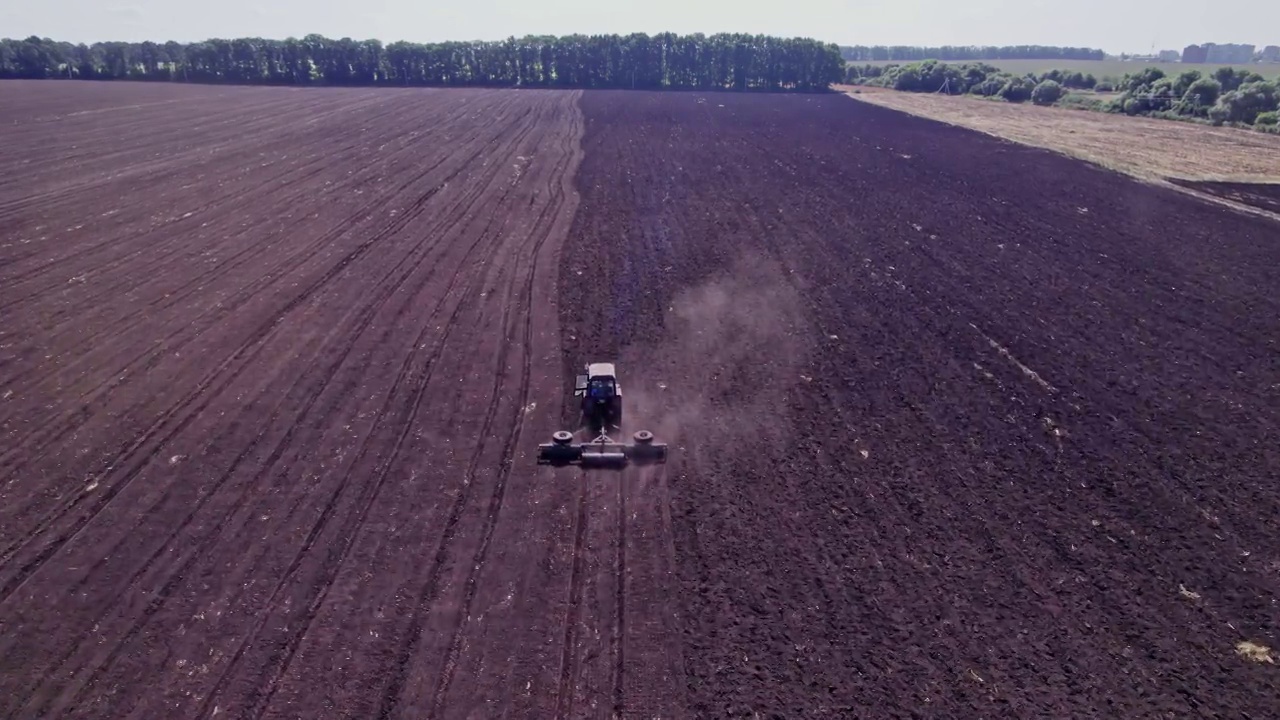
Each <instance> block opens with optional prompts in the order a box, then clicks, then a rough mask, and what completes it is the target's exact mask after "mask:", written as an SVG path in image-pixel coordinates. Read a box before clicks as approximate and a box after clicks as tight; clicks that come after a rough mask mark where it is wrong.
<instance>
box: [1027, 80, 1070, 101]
mask: <svg viewBox="0 0 1280 720" xmlns="http://www.w3.org/2000/svg"><path fill="white" fill-rule="evenodd" d="M1062 94H1063V91H1062V86H1061V85H1059V84H1058V83H1056V82H1054V81H1052V80H1045V81H1044V82H1042V83H1040V84H1039V85H1036V86H1035V89H1034V90H1032V91H1031V102H1033V103H1035V104H1037V105H1052V104H1054V103H1056V102H1058V100H1060V99H1062Z"/></svg>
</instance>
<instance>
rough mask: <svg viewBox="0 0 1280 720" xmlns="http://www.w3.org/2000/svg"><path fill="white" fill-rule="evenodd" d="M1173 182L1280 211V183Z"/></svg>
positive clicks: (1276, 211)
mask: <svg viewBox="0 0 1280 720" xmlns="http://www.w3.org/2000/svg"><path fill="white" fill-rule="evenodd" d="M1171 182H1173V183H1175V184H1177V185H1181V186H1183V187H1187V188H1191V189H1192V190H1199V191H1201V192H1206V193H1209V194H1210V195H1216V196H1218V197H1221V198H1226V199H1228V200H1235V201H1236V202H1240V203H1244V204H1246V205H1252V206H1254V207H1256V208H1261V209H1263V210H1270V211H1271V212H1274V213H1280V183H1236V182H1210V181H1199V180H1181V179H1174V180H1172V181H1171Z"/></svg>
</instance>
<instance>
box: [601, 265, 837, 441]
mask: <svg viewBox="0 0 1280 720" xmlns="http://www.w3.org/2000/svg"><path fill="white" fill-rule="evenodd" d="M799 285H800V281H799V278H797V277H796V276H795V275H793V274H791V273H790V272H789V271H788V270H786V269H785V268H784V267H782V266H781V265H780V264H778V263H777V262H775V261H773V260H769V259H765V258H760V257H744V258H741V259H739V260H738V261H737V262H735V263H733V264H732V265H731V267H730V270H729V272H728V273H726V274H725V275H722V276H717V277H713V278H712V279H710V280H709V281H707V282H706V283H703V284H701V285H699V286H697V287H694V288H691V289H689V290H687V291H685V292H683V293H681V294H680V295H678V296H677V297H676V298H675V299H674V300H673V301H672V303H671V304H670V307H669V308H668V311H667V317H666V319H665V325H666V332H665V338H664V340H663V341H661V342H660V343H659V344H658V345H656V346H647V347H643V348H633V349H631V350H630V351H628V352H626V353H624V359H623V365H622V369H625V368H631V370H629V371H627V373H626V376H624V377H623V379H622V381H621V382H622V388H623V397H624V407H625V410H624V412H625V413H626V415H625V416H624V423H623V424H624V425H625V426H626V427H628V428H629V429H630V430H631V431H634V430H638V429H641V428H644V429H648V430H652V431H653V432H654V434H655V435H656V436H657V439H658V440H659V441H662V442H667V443H668V444H669V445H670V447H671V449H672V451H674V452H682V451H685V450H694V451H696V449H697V448H699V447H708V448H709V446H710V445H712V444H714V443H742V442H748V443H750V444H751V445H752V446H753V447H760V446H762V445H764V446H777V445H779V444H781V443H783V442H784V441H785V440H787V439H788V438H789V437H790V434H791V428H790V420H789V418H788V417H787V415H788V412H787V408H788V399H789V394H790V392H791V389H792V388H793V387H794V386H795V384H796V383H799V382H804V379H803V372H804V365H805V364H806V362H807V359H808V355H809V352H810V350H811V348H812V347H813V345H814V343H815V335H814V331H813V329H812V328H811V327H810V325H809V323H808V322H807V321H806V320H805V314H804V313H803V312H802V307H803V304H802V301H801V297H800V291H799V289H798V287H799ZM627 377H629V378H630V381H629V382H628V380H627ZM725 449H726V450H727V449H728V448H725Z"/></svg>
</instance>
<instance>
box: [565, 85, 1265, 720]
mask: <svg viewBox="0 0 1280 720" xmlns="http://www.w3.org/2000/svg"><path fill="white" fill-rule="evenodd" d="M583 108H584V113H585V115H586V122H587V134H586V137H585V140H584V149H585V160H584V162H583V165H582V168H581V173H580V175H579V179H578V186H579V187H580V188H581V192H582V208H584V212H580V213H579V215H578V217H577V219H576V221H575V223H574V226H573V231H572V233H571V235H570V239H569V241H568V244H567V245H566V254H567V259H566V261H565V268H566V272H565V273H564V274H563V275H562V283H561V297H562V304H561V313H560V317H561V324H562V332H564V333H565V335H564V341H563V344H564V348H565V352H566V356H567V357H568V358H570V359H571V360H572V361H573V362H577V361H579V360H585V359H587V358H588V356H590V357H596V356H611V355H612V354H613V353H614V352H617V353H619V356H620V357H621V366H620V367H621V369H622V370H624V371H626V372H627V373H628V377H629V379H630V385H629V386H627V387H628V392H631V393H632V394H633V395H634V394H640V395H641V400H640V402H641V403H642V404H643V406H642V408H641V409H637V410H636V411H635V412H633V413H632V416H631V417H632V418H633V419H635V420H637V421H640V420H642V419H643V420H644V421H645V422H646V423H647V424H649V425H650V426H652V427H653V429H654V430H655V431H656V432H657V433H658V435H659V436H662V437H664V439H666V440H668V441H669V442H671V443H672V444H673V445H674V446H677V447H678V448H679V450H678V451H676V452H675V453H674V454H673V461H672V463H671V465H670V466H669V469H668V473H667V475H666V477H667V478H668V483H669V486H667V487H664V488H662V490H663V491H664V492H668V493H669V494H670V496H671V512H672V516H673V517H672V531H673V533H674V552H675V556H676V568H677V573H678V591H677V592H676V593H675V602H674V603H673V607H672V608H671V609H670V610H669V611H668V614H669V616H671V617H679V618H680V619H679V621H678V622H677V623H675V624H676V625H677V627H678V628H679V631H680V632H681V635H682V646H683V650H684V652H683V662H684V663H685V669H686V682H685V688H684V689H685V692H684V693H683V699H682V700H681V702H682V703H683V704H684V705H685V706H686V708H687V710H688V712H689V714H690V715H692V716H697V717H713V716H723V715H738V716H744V717H771V716H779V717H784V716H785V717H831V716H836V715H840V716H853V717H993V716H995V717H1186V716H1192V715H1200V714H1205V715H1221V716H1236V717H1244V716H1246V714H1247V716H1249V717H1262V716H1265V715H1268V714H1269V713H1271V712H1273V708H1274V707H1276V706H1277V703H1280V673H1277V670H1276V666H1275V665H1271V664H1265V663H1261V664H1260V663H1257V662H1253V661H1250V660H1247V659H1244V658H1243V657H1241V656H1240V655H1238V654H1237V653H1236V645H1237V643H1239V642H1241V641H1251V642H1255V643H1259V644H1262V645H1266V646H1270V647H1272V648H1275V647H1277V646H1280V619H1278V618H1280V616H1277V614H1276V611H1275V600H1274V598H1275V597H1276V594H1277V592H1278V591H1280V552H1278V551H1277V550H1276V549H1275V548H1276V547H1277V543H1276V538H1277V535H1278V533H1280V521H1277V517H1280V515H1278V514H1277V513H1280V487H1278V486H1277V485H1276V483H1275V478H1276V477H1277V472H1278V471H1280V451H1277V449H1276V448H1277V447H1278V445H1277V439H1278V438H1280V436H1278V430H1280V347H1277V345H1276V343H1277V338H1280V245H1278V244H1277V243H1276V242H1275V238H1276V227H1277V226H1276V225H1275V224H1274V223H1271V222H1269V221H1266V220H1261V219H1252V218H1245V217H1241V216H1239V215H1238V214H1236V213H1232V212H1230V211H1228V210H1225V209H1222V208H1218V207H1216V206H1213V205H1210V204H1206V203H1203V202H1199V201H1196V200H1195V199H1192V198H1187V197H1185V196H1182V195H1180V194H1177V193H1174V192H1170V191H1164V190H1160V189H1156V188H1152V187H1149V186H1146V185H1143V184H1139V183H1136V182H1131V181H1129V180H1127V179H1125V178H1123V177H1121V176H1119V175H1116V174H1112V173H1109V172H1105V171H1102V170H1099V169H1095V168H1093V167H1091V166H1088V165H1086V164H1084V163H1080V162H1076V161H1072V160H1069V159H1065V158H1061V157H1059V156H1057V155H1054V154H1051V153H1048V152H1043V151H1039V150H1035V149H1030V148H1026V147H1022V146H1018V145H1014V144H1010V143H1003V142H1000V141H998V140H995V139H992V138H989V137H987V136H984V135H981V134H978V133H973V132H968V131H965V130H962V129H958V128H952V127H948V126H943V125H940V124H937V123H932V122H929V121H926V120H923V119H918V118H914V117H910V116H907V115H903V114H900V113H896V112H893V111H889V110H885V109H881V108H876V107H871V106H866V105H863V104H858V103H853V102H850V101H849V100H848V99H846V98H840V97H757V96H748V97H743V96H730V95H706V96H701V97H699V96H695V95H689V94H681V95H656V94H635V93H626V92H618V93H609V92H596V93H588V94H587V95H586V96H585V97H584V99H583ZM663 388H665V389H663ZM634 402H635V401H633V403H634ZM655 491H656V490H655ZM639 524H640V523H637V522H633V523H632V524H631V525H629V526H628V532H631V531H632V529H633V528H635V527H636V526H637V525H639ZM652 709H653V710H655V711H658V710H661V708H658V707H656V706H655V707H654V708H652ZM753 713H758V715H753ZM651 714H652V713H651Z"/></svg>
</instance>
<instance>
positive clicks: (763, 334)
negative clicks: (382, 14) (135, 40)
mask: <svg viewBox="0 0 1280 720" xmlns="http://www.w3.org/2000/svg"><path fill="white" fill-rule="evenodd" d="M0 85H3V87H0V96H3V97H4V98H5V99H6V101H8V102H6V103H4V107H3V108H0V127H4V128H5V133H6V136H5V139H6V142H5V143H0V716H3V717H66V718H81V717H85V718H88V717H93V718H99V717H183V718H187V717H193V718H194V717H201V718H206V717H219V718H221V717H234V718H240V717H253V718H258V717H269V718H276V717H370V718H399V717H404V718H427V717H504V716H506V717H566V718H567V717H613V716H625V717H636V718H641V717H643V718H651V717H664V718H666V717H722V716H727V715H736V716H746V717H754V716H760V717H770V716H785V717H833V716H839V717H849V716H853V717H911V716H919V717H993V716H995V717H1186V716H1193V715H1222V716H1234V717H1244V716H1246V714H1247V715H1248V716H1252V717H1265V716H1268V715H1269V714H1273V713H1272V711H1273V708H1274V707H1276V706H1277V705H1278V704H1280V675H1277V671H1276V669H1277V666H1276V665H1273V664H1267V663H1259V662H1254V661H1251V660H1248V659H1246V658H1244V657H1242V656H1240V655H1238V654H1237V653H1236V645H1237V643H1239V642H1242V641H1246V640H1247V641H1251V642H1254V643H1258V644H1260V645H1265V646H1269V647H1271V648H1276V647H1280V637H1277V635H1278V634H1280V628H1278V627H1277V624H1278V622H1280V621H1278V619H1277V618H1278V616H1277V614H1276V605H1275V597H1276V596H1277V593H1278V592H1280V551H1277V549H1276V548H1277V547H1278V545H1277V543H1276V537H1277V535H1278V533H1280V521H1277V519H1276V518H1277V517H1280V488H1278V487H1277V485H1276V482H1275V480H1276V477H1277V474H1278V473H1277V471H1278V470H1280V452H1278V451H1277V450H1276V449H1275V448H1276V447H1278V444H1277V430H1278V429H1280V362H1277V360H1278V359H1280V348H1277V346H1276V343H1277V338H1280V293H1278V292H1277V290H1278V289H1280V269H1278V268H1280V263H1278V262H1277V260H1278V259H1280V258H1278V257H1277V256H1278V255H1280V249H1278V247H1277V245H1276V243H1275V233H1276V231H1275V227H1276V226H1275V225H1274V224H1270V223H1268V222H1267V221H1265V220H1262V219H1254V218H1247V217H1241V216H1240V215H1239V214H1237V213H1233V212H1230V211H1228V210H1226V209H1223V208H1220V207H1217V206H1215V205H1212V204H1209V203H1205V202H1200V201H1197V200H1195V199H1193V198H1189V197H1185V196H1183V195H1181V194H1178V193H1173V192H1167V191H1162V190H1159V189H1155V188H1152V187H1149V186H1146V185H1142V184H1137V183H1133V182H1129V181H1127V180H1125V179H1123V178H1121V177H1120V176H1117V175H1114V174H1110V173H1107V172H1104V171H1101V170H1097V169H1093V168H1091V167H1089V166H1087V165H1084V164H1081V163H1077V162H1074V161H1070V160H1066V159H1063V158H1061V157H1059V156H1057V155H1054V154H1051V153H1048V152H1041V151H1037V150H1032V149H1028V148H1025V147H1022V146H1018V145H1013V144H1008V143H1002V142H1000V141H998V140H995V139H992V138H989V137H987V136H984V135H981V134H977V133H971V132H967V131H964V130H960V129H957V128H951V127H947V126H943V125H939V124H936V123H932V122H929V121H925V120H921V119H917V118H913V117H910V116H906V115H902V114H898V113H895V112H892V111H888V110H884V109H880V108H876V107H869V106H865V105H862V104H859V103H855V102H853V101H851V100H849V99H848V98H844V97H840V96H830V97H827V96H814V95H809V96H796V97H789V96H764V95H751V96H739V95H732V94H727V93H718V94H707V95H701V94H699V93H695V92H689V93H678V94H669V95H663V94H655V93H641V92H616V93H615V92H589V93H586V94H585V95H583V94H580V93H574V92H559V91H537V92H520V91H497V90H463V89H457V90H420V89H413V90H389V89H388V90H372V89H336V88H333V89H306V90H298V89H285V88H230V87H198V86H172V85H162V84H140V83H72V82H52V81H46V82H5V83H2V84H0ZM579 168H580V169H579ZM597 359H599V360H616V361H617V362H618V363H619V369H620V372H621V381H622V385H623V388H624V391H625V397H626V418H627V420H626V424H627V426H628V427H627V433H630V432H631V431H633V430H636V429H640V428H642V427H643V428H648V429H651V430H653V431H654V432H655V433H656V434H657V435H658V436H659V438H660V439H661V440H664V441H667V442H669V443H670V446H671V457H672V461H671V462H670V464H669V465H667V466H666V467H665V468H660V469H656V470H627V471H625V472H622V473H617V472H592V473H586V472H581V471H576V470H557V471H551V470H545V469H539V468H538V467H537V466H536V465H535V464H534V448H535V447H536V445H537V443H538V442H541V441H543V440H545V439H546V438H547V437H549V435H550V433H551V432H552V431H553V430H555V429H558V428H559V427H561V424H562V423H564V422H566V421H568V420H569V418H570V417H571V412H570V411H571V399H570V398H568V397H567V394H568V391H569V389H570V387H571V385H570V383H571V380H572V375H573V374H574V372H575V371H577V369H578V368H579V367H580V365H581V364H582V363H585V362H589V361H592V360H597ZM1273 652H1274V651H1273Z"/></svg>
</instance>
